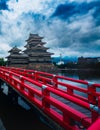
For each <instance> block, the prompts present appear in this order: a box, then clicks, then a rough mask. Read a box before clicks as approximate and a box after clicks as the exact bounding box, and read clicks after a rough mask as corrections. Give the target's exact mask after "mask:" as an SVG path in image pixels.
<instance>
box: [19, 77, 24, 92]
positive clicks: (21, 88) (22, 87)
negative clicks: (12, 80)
mask: <svg viewBox="0 0 100 130" xmlns="http://www.w3.org/2000/svg"><path fill="white" fill-rule="evenodd" d="M20 81H21V84H20V90H21V91H23V90H24V78H23V76H22V75H20Z"/></svg>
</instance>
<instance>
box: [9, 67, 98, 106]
mask: <svg viewBox="0 0 100 130" xmlns="http://www.w3.org/2000/svg"><path fill="white" fill-rule="evenodd" d="M7 69H9V70H11V71H13V72H16V73H19V74H21V75H24V76H27V77H29V78H32V79H35V80H36V81H38V82H40V83H43V84H45V85H48V86H50V87H54V88H56V89H58V90H60V91H63V92H65V93H67V94H70V95H72V96H74V97H77V98H79V99H81V100H84V101H86V102H89V103H91V104H94V105H97V102H98V97H99V95H100V92H98V91H97V89H98V88H100V84H95V83H93V82H88V81H84V80H77V79H73V78H69V77H64V76H59V75H54V74H50V73H46V72H40V71H35V70H25V69H21V68H14V67H13V68H12V67H7Z"/></svg>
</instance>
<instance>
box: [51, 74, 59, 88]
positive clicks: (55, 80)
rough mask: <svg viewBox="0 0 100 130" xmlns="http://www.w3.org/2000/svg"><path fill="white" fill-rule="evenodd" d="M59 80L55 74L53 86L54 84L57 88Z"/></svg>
mask: <svg viewBox="0 0 100 130" xmlns="http://www.w3.org/2000/svg"><path fill="white" fill-rule="evenodd" d="M57 80H58V79H57V77H56V75H53V79H52V82H53V86H54V87H55V88H57V87H58V84H57Z"/></svg>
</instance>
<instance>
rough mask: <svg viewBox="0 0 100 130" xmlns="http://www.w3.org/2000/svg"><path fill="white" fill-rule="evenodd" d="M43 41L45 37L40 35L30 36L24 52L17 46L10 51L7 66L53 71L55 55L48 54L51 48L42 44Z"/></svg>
mask: <svg viewBox="0 0 100 130" xmlns="http://www.w3.org/2000/svg"><path fill="white" fill-rule="evenodd" d="M42 39H43V37H40V36H39V35H38V34H30V35H29V38H28V39H27V40H26V42H27V44H26V45H25V46H24V47H25V50H24V51H22V52H21V50H20V49H18V48H17V47H16V46H15V47H13V48H12V49H11V50H10V51H8V52H9V53H10V55H9V56H7V65H8V66H11V67H18V68H26V69H35V70H41V71H46V70H47V71H48V70H49V69H53V67H54V65H53V64H52V62H51V55H53V53H50V52H47V50H48V49H49V48H47V47H45V46H44V45H45V44H46V43H45V42H42Z"/></svg>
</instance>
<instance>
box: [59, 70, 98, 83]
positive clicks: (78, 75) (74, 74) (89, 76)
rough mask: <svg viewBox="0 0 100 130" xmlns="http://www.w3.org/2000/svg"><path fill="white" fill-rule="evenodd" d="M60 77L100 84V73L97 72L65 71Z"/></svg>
mask: <svg viewBox="0 0 100 130" xmlns="http://www.w3.org/2000/svg"><path fill="white" fill-rule="evenodd" d="M59 75H63V76H67V77H71V78H75V79H81V80H87V81H91V82H95V83H100V71H96V70H65V71H62V72H61V73H59Z"/></svg>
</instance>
